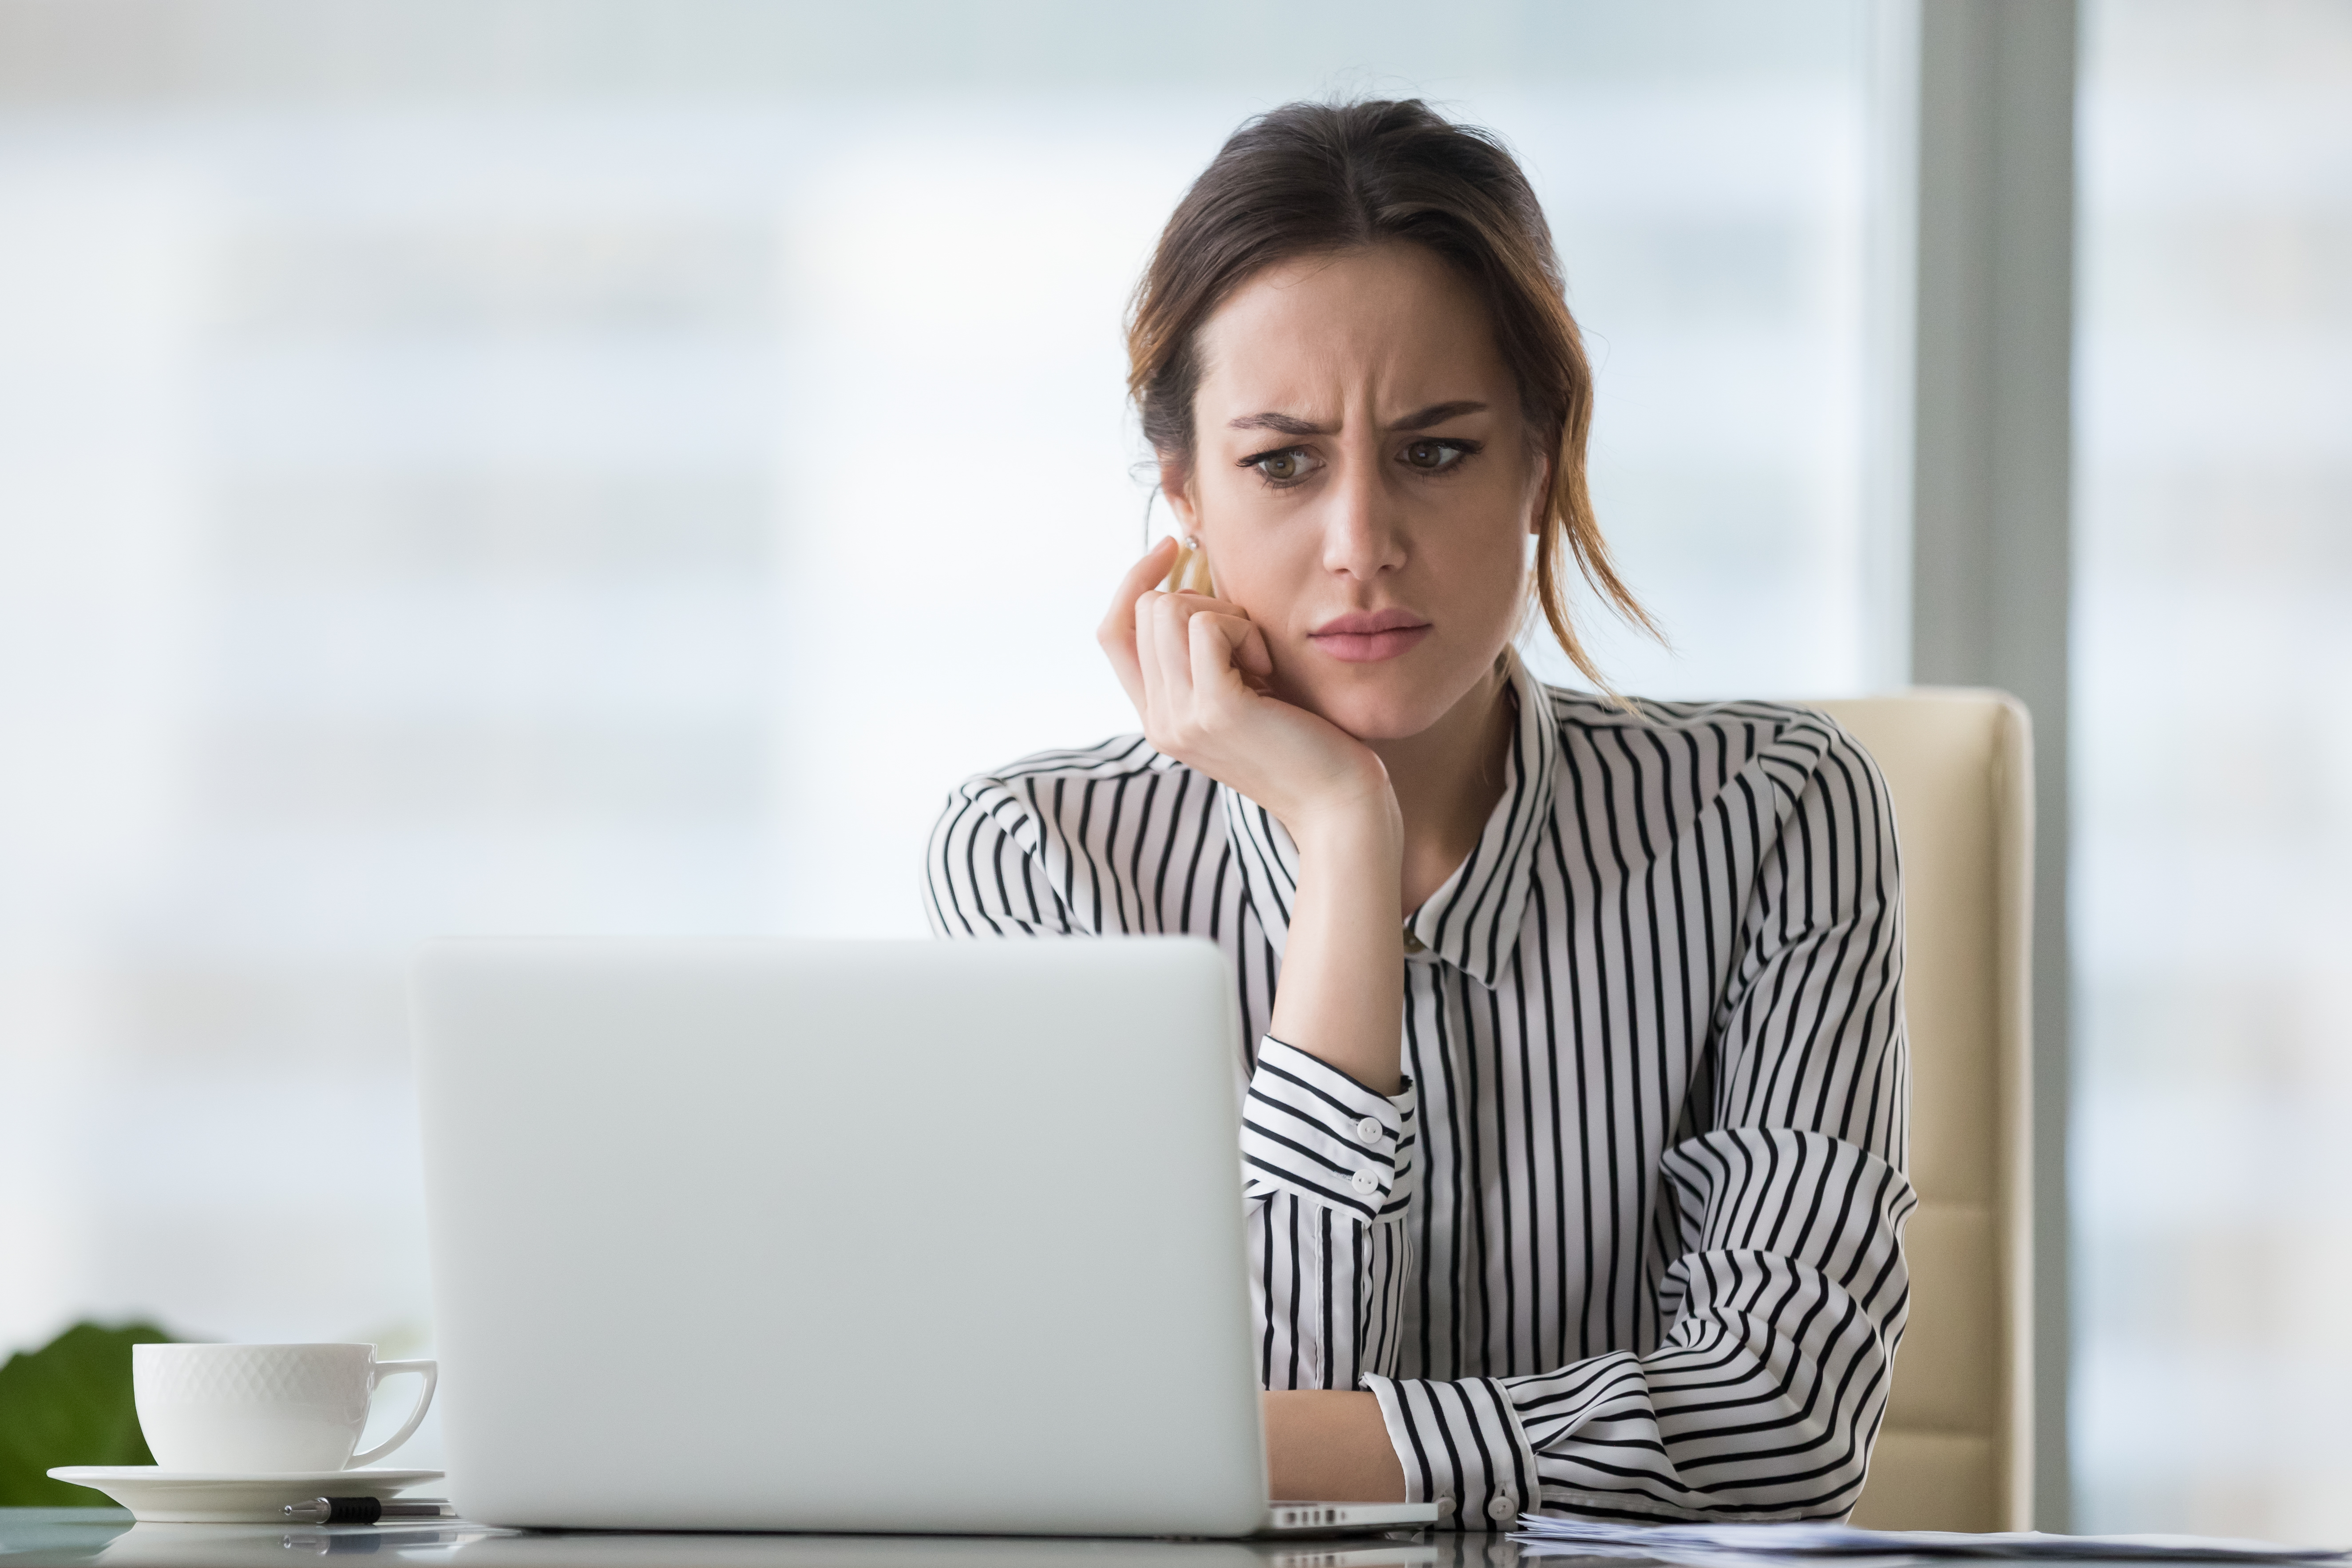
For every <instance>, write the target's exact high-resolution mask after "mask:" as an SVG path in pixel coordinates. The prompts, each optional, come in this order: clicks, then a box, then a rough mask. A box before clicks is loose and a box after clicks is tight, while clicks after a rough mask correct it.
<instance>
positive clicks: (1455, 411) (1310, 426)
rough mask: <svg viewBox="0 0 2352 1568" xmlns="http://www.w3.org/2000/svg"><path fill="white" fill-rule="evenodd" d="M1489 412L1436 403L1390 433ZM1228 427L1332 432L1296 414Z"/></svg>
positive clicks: (1250, 418) (1472, 405) (1258, 417)
mask: <svg viewBox="0 0 2352 1568" xmlns="http://www.w3.org/2000/svg"><path fill="white" fill-rule="evenodd" d="M1484 413H1486V405H1485V404H1483V403H1476V402H1471V401H1467V400H1465V401H1462V402H1458V403H1433V404H1431V405H1429V406H1428V407H1426V408H1423V409H1418V410H1416V411H1415V412H1413V413H1411V414H1408V415H1406V416H1404V417H1403V418H1402V419H1400V420H1398V421H1397V422H1396V423H1395V424H1394V425H1391V426H1389V428H1390V429H1391V430H1426V429H1428V428H1429V427H1430V426H1433V425H1443V424H1444V423H1445V422H1446V421H1447V420H1448V419H1459V418H1460V417H1462V416H1464V415H1465V414H1484ZM1225 427H1226V428H1227V429H1229V430H1276V431H1279V432H1281V433H1282V434H1283V435H1285V436H1328V435H1329V434H1330V430H1329V428H1328V426H1321V425H1318V424H1316V423H1315V422H1314V421H1313V420H1311V419H1301V418H1299V417H1298V416H1296V415H1292V414H1276V413H1273V412H1271V411H1269V412H1267V413H1264V414H1244V415H1243V416H1241V417H1240V418H1238V419H1229V420H1227V421H1226V422H1225Z"/></svg>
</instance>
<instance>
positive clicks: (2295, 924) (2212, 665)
mask: <svg viewBox="0 0 2352 1568" xmlns="http://www.w3.org/2000/svg"><path fill="white" fill-rule="evenodd" d="M2086 24H2087V25H2086V28H2085V32H2084V54H2083V61H2084V81H2083V96H2082V99H2081V121H2080V125H2081V148H2082V153H2081V157H2082V163H2081V168H2082V186H2081V229H2080V233H2081V262H2080V303H2079V315H2078V319H2077V339H2076V342H2077V345H2078V347H2077V358H2076V363H2075V385H2076V406H2077V411H2078V422H2077V426H2076V443H2077V459H2076V461H2077V467H2076V474H2077V506H2076V512H2075V578H2074V584H2075V602H2074V724H2075V731H2074V770H2075V771H2074V779H2075V790H2076V800H2075V807H2074V887H2075V900H2076V901H2075V917H2074V941H2075V953H2076V959H2075V963H2076V1013H2077V1027H2076V1032H2075V1040H2076V1043H2075V1067H2074V1072H2075V1086H2076V1087H2075V1120H2074V1148H2073V1154H2072V1163H2073V1183H2072V1186H2073V1191H2074V1226H2075V1236H2076V1249H2077V1252H2076V1256H2077V1260H2078V1261H2077V1268H2076V1284H2075V1323H2076V1332H2075V1380H2074V1395H2075V1404H2074V1425H2075V1443H2074V1450H2075V1463H2076V1476H2077V1480H2076V1487H2077V1510H2076V1515H2075V1524H2076V1527H2077V1528H2080V1529H2084V1530H2102V1529H2123V1528H2129V1529H2135V1530H2181V1531H2205V1532H2210V1533H2215V1534H2233V1535H2250V1536H2258V1537H2268V1538H2271V1539H2276V1540H2289V1541H2304V1540H2309V1541H2324V1540H2332V1539H2336V1538H2339V1537H2342V1536H2343V1535H2345V1534H2346V1533H2347V1531H2352V1496H2347V1492H2346V1490H2345V1488H2344V1485H2343V1477H2344V1475H2345V1474H2346V1473H2347V1468H2352V1436H2347V1434H2346V1433H2345V1431H2344V1430H2343V1426H2342V1424H2341V1423H2340V1422H2339V1421H2337V1420H2336V1418H2335V1413H2336V1412H2337V1411H2338V1410H2340V1409H2342V1408H2343V1407H2344V1406H2345V1405H2346V1404H2347V1401H2352V1346H2347V1342H2346V1339H2345V1335H2344V1331H2343V1321H2342V1320H2343V1314H2342V1311H2341V1310H2340V1307H2339V1305H2338V1304H2339V1303H2340V1301H2341V1300H2342V1298H2343V1295H2344V1284H2345V1278H2346V1272H2347V1262H2352V1217H2347V1210H2346V1207H2345V1202H2344V1197H2345V1194H2346V1193H2347V1191H2352V1180H2347V1177H2352V1171H2348V1170H2347V1155H2346V1152H2345V1151H2346V1149H2347V1142H2346V1139H2345V1137H2344V1133H2343V1127H2344V1123H2345V1121H2346V1119H2347V1114H2352V1075H2347V1061H2352V1056H2347V1049H2346V1047H2347V1045H2352V1034H2348V1033H2347V1025H2346V1022H2345V1011H2344V1005H2343V1001H2342V993H2343V988H2344V987H2343V981H2344V975H2345V973H2346V971H2345V962H2346V961H2345V954H2346V953H2347V952H2352V919H2347V915H2346V913H2345V909H2344V898H2343V888H2344V885H2345V879H2346V877H2347V873H2352V743H2347V738H2346V732H2345V726H2344V723H2343V721H2342V713H2343V710H2344V691H2345V686H2346V682H2347V678H2352V529H2347V526H2346V519H2347V515H2352V13H2347V10H2346V9H2345V7H2343V6H2342V5H2327V4H2319V3H2313V0H2277V3H2273V4H2265V5H2220V4H2212V5H2206V4H2179V3H2174V4H2142V3H2138V0H2134V3H2130V4H2125V3H2122V0H2097V3H2096V4H2095V5H2093V6H2092V7H2091V8H2090V9H2089V10H2088V12H2087V14H2086Z"/></svg>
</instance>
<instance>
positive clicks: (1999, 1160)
mask: <svg viewBox="0 0 2352 1568" xmlns="http://www.w3.org/2000/svg"><path fill="white" fill-rule="evenodd" d="M1815 706H1817V707H1819V708H1820V709H1821V710H1822V711H1824V712H1827V713H1828V714H1830V715H1831V716H1832V717H1833V718H1835V719H1836V720H1837V721H1838V722H1839V723H1841V724H1843V725H1844V726H1845V728H1846V729H1847V731H1850V732H1851V733H1852V734H1853V737H1854V738H1855V739H1856V740H1858V741H1860V742H1862V743H1863V745H1864V747H1865V748H1867V749H1868V750H1869V752H1870V754H1871V755H1872V756H1873V757H1874V758H1876V759H1877V761H1878V765H1879V768H1880V771H1881V772H1883V773H1885V776H1886V787H1887V789H1888V791H1889V792H1890V793H1891V794H1892V795H1893V796H1894V799H1895V834H1896V839H1897V842H1898V844H1899V846H1900V847H1901V851H1902V856H1903V914H1904V925H1905V937H1906V942H1905V963H1904V992H1905V1002H1904V1006H1905V1014H1906V1018H1907V1020H1908V1023H1909V1034H1910V1044H1911V1181H1912V1184H1913V1185H1914V1186H1915V1187H1916V1189H1917V1191H1918V1194H1919V1208H1918V1211H1917V1212H1916V1214H1914V1215H1912V1216H1911V1222H1910V1226H1909V1227H1908V1230H1907V1231H1906V1237H1905V1244H1904V1256H1905V1258H1906V1261H1907V1262H1908V1263H1909V1265H1910V1270H1911V1317H1910V1325H1909V1327H1908V1328H1907V1329H1906V1331H1905V1333H1904V1336H1903V1348H1902V1350H1901V1351H1900V1352H1897V1355H1896V1357H1895V1390H1894V1394H1893V1397H1892V1399H1891V1400H1890V1401H1889V1404H1888V1406H1887V1413H1886V1422H1885V1427H1884V1428H1883V1429H1882V1430H1881V1431H1880V1433H1879V1436H1878V1445H1877V1447H1876V1448H1875V1450H1874V1452H1873V1454H1872V1456H1871V1461H1870V1479H1869V1480H1868V1481H1867V1482H1866V1483H1865V1484H1864V1487H1863V1491H1862V1501H1861V1503H1860V1504H1859V1506H1857V1507H1856V1508H1855V1510H1854V1511H1853V1521H1854V1522H1855V1523H1856V1524H1863V1525H1870V1526H1874V1527H1876V1528H1880V1529H1888V1530H2027V1529H2031V1528H2032V1511H2033V1436H2032V1434H2033V1428H2032V1414H2033V1339H2032V1290H2033V1275H2032V1195H2033V1194H2032V1164H2031V1157H2032V1137H2031V1131H2030V1130H2031V1128H2032V1103H2031V1100H2029V1098H2028V1094H2029V1089H2030V1086H2031V1083H2032V1079H2031V1078H2030V1076H2029V1053H2030V1050H2031V1046H2032V1034H2031V1013H2030V1010H2029V1009H2030V1006H2031V985H2032V970H2031V967H2030V953H2031V943H2032V889H2033V882H2032V863H2033V805H2032V802H2033V742H2032V727H2031V724H2030V721H2028V719H2027V716H2026V712H2025V709H2024V707H2023V706H2022V705H2021V704H2020V703H2019V702H2018V701H2017V700H2015V699H2014V698H2011V697H2009V696H2007V695H2005V694H2003V693H2001V692H1998V691H1969V690H1958V689H1935V688H1926V689H1915V690H1911V691H1906V692H1904V693H1902V694H1900V695H1898V696H1893V697H1871V698H1861V699H1856V700H1850V701H1839V702H1822V703H1818V704H1816V705H1815Z"/></svg>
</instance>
